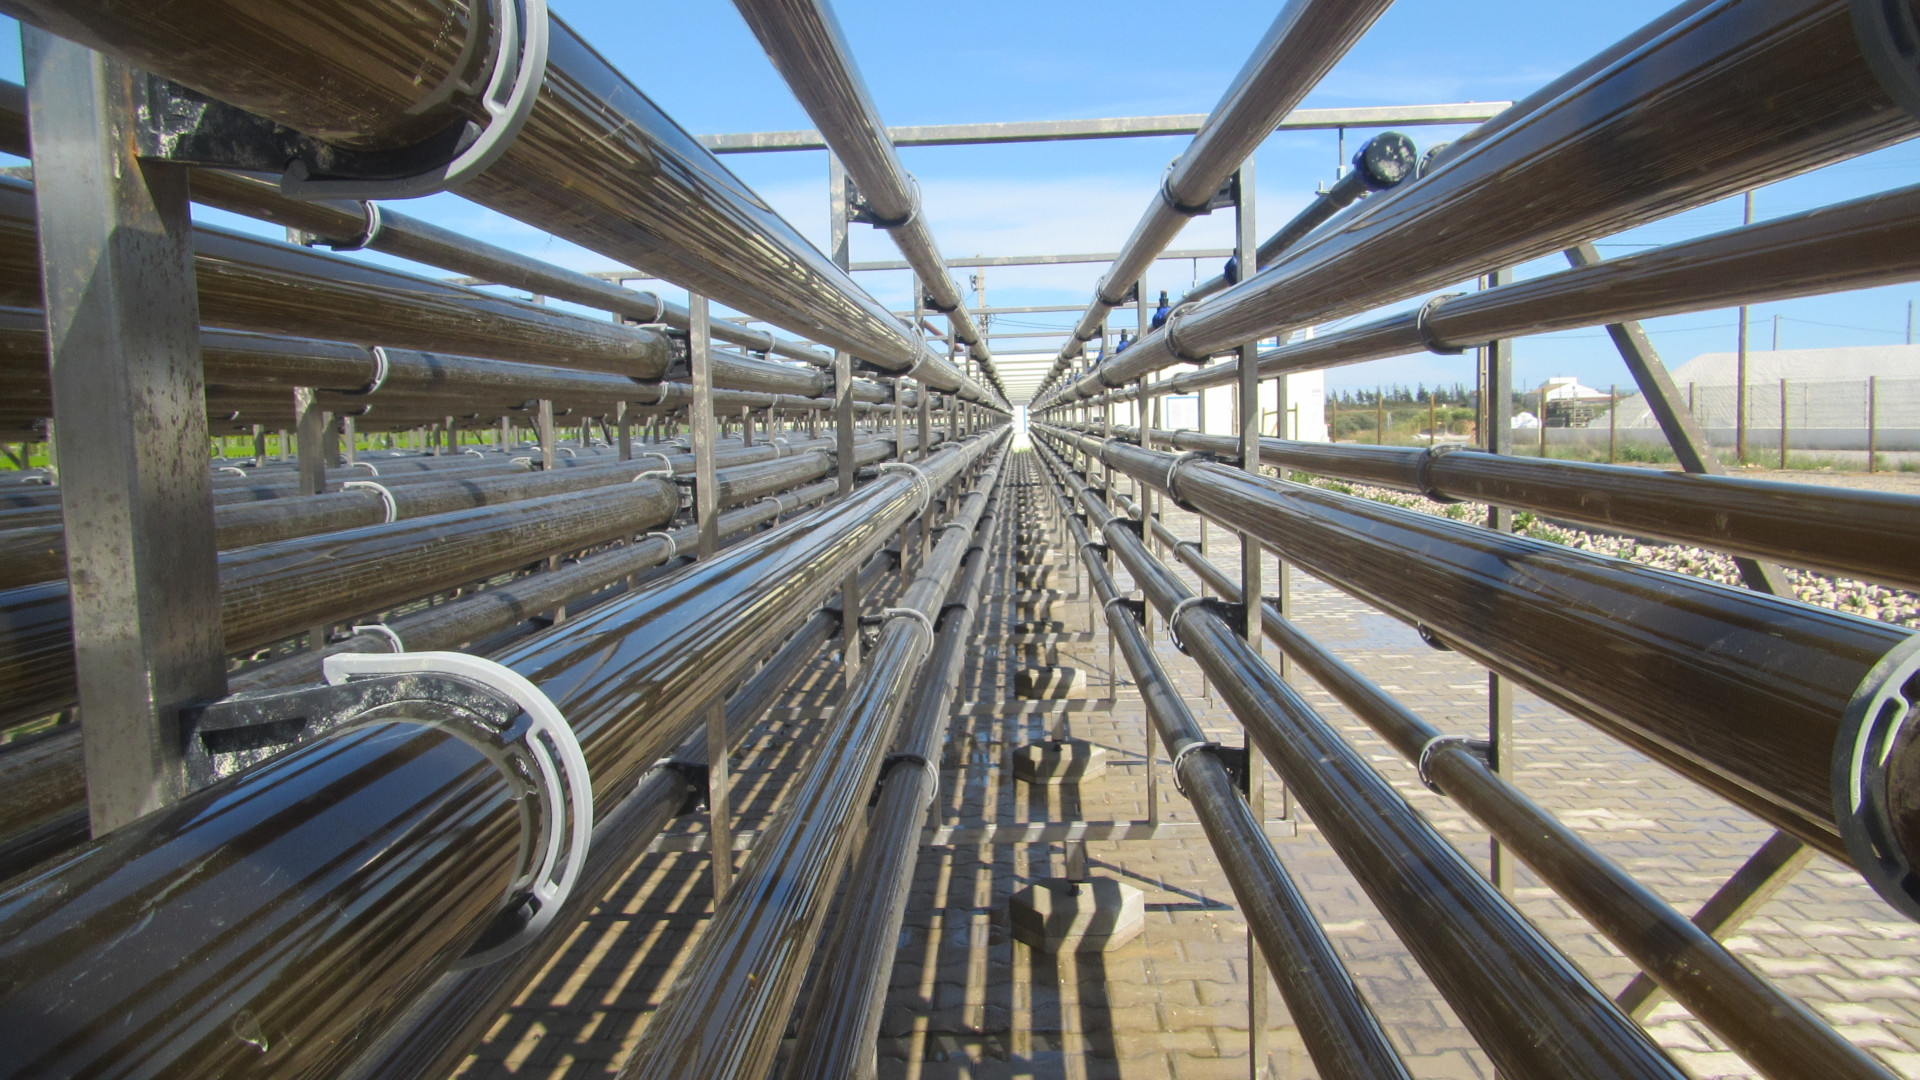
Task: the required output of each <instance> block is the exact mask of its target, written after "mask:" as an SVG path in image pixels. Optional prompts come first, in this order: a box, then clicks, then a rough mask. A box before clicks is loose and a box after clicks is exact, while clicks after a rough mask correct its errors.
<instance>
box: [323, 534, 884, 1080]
mask: <svg viewBox="0 0 1920 1080" xmlns="http://www.w3.org/2000/svg"><path fill="white" fill-rule="evenodd" d="M892 562H893V559H892V557H891V553H890V552H882V553H881V554H880V555H878V556H876V557H875V558H873V559H872V560H871V561H869V562H868V563H867V565H866V567H865V569H863V570H862V571H861V574H860V577H861V583H862V587H863V588H871V587H873V586H876V585H878V584H879V582H880V579H881V577H882V575H883V573H884V572H885V571H887V570H888V569H890V568H891V566H892ZM840 628H841V616H840V608H839V606H838V604H837V601H829V602H828V604H827V605H826V606H825V607H822V608H821V609H819V610H818V611H815V612H814V613H813V614H812V615H811V616H810V617H809V618H808V619H807V620H806V621H805V622H803V623H801V624H800V627H799V629H797V630H795V631H794V632H793V636H792V637H790V638H788V639H787V641H786V644H784V645H782V646H780V649H779V651H778V652H776V653H774V654H773V656H771V657H769V658H768V659H767V662H766V663H765V664H763V665H761V668H760V670H759V671H757V672H755V673H754V674H753V676H752V678H750V679H748V680H747V681H746V683H745V684H743V685H742V686H741V687H740V688H739V689H738V690H736V691H734V693H733V696H732V697H730V698H728V699H727V741H728V743H729V745H738V744H739V743H740V741H741V740H742V739H744V738H746V735H747V732H748V731H750V730H751V729H752V728H753V725H754V722H755V721H757V720H758V719H759V718H760V716H761V714H763V713H765V712H766V711H767V709H768V707H770V706H771V705H772V704H773V700H774V698H775V697H776V696H777V695H779V694H780V692H781V691H783V690H785V689H786V687H787V686H788V684H790V683H791V682H792V681H793V680H794V678H795V677H796V676H797V675H798V674H799V673H800V671H801V669H802V668H803V667H804V666H805V665H806V664H807V662H808V661H810V660H812V659H813V658H814V656H815V654H817V653H818V652H819V651H820V649H821V648H822V647H823V646H825V645H826V644H827V642H829V641H831V640H833V639H834V638H835V637H836V636H837V635H838V634H839V633H840ZM702 712H704V710H696V711H695V713H694V714H693V715H695V716H698V715H700V714H701V713H702ZM706 760H707V741H706V734H705V732H703V731H697V732H693V733H691V734H689V735H687V736H685V737H683V738H682V739H681V741H680V745H679V748H678V749H676V750H675V751H674V752H673V754H672V755H671V757H670V758H668V763H663V764H661V765H656V766H654V767H653V768H652V769H649V770H648V771H647V773H646V775H645V776H642V777H641V778H640V783H639V784H638V786H636V787H635V789H634V792H633V794H632V795H630V796H628V797H627V799H626V800H625V801H624V802H622V803H620V804H619V805H618V806H616V807H615V808H614V809H613V810H612V811H610V812H609V813H608V814H607V817H606V818H605V820H603V821H601V822H600V823H599V824H598V825H597V826H596V827H595V828H594V832H593V848H592V850H591V852H590V853H589V854H588V856H587V864H586V867H585V868H584V869H583V870H582V871H581V876H580V880H579V881H578V882H577V883H576V884H575V885H574V889H573V892H572V894H570V895H569V896H568V898H567V901H566V903H565V904H564V905H563V906H562V907H561V909H560V913H559V914H558V915H556V916H555V917H554V922H553V925H554V929H553V931H552V932H550V933H548V934H546V935H544V936H542V937H541V938H540V939H539V940H538V941H536V942H534V943H533V944H532V945H530V946H529V947H527V948H526V949H525V950H523V951H521V952H519V953H516V954H515V955H513V956H511V957H508V958H506V959H504V960H502V961H499V962H497V963H494V964H489V965H487V966H486V967H482V968H475V969H472V970H468V971H460V972H452V973H449V974H447V975H443V976H441V978H440V981H439V982H438V983H436V984H435V985H434V987H433V989H432V990H431V991H430V992H429V993H427V994H425V995H423V996H421V997H420V998H419V999H418V1000H417V1001H415V1002H414V1003H413V1005H412V1007H411V1008H409V1009H408V1010H407V1012H406V1014H405V1015H404V1016H403V1017H401V1018H400V1020H399V1021H398V1022H397V1023H395V1024H394V1025H392V1026H391V1027H389V1028H388V1029H387V1030H386V1031H385V1032H384V1033H383V1034H381V1035H380V1036H379V1037H378V1039H377V1040H376V1041H375V1042H374V1043H373V1045H372V1046H371V1047H369V1049H368V1050H367V1051H366V1052H365V1053H364V1054H362V1055H361V1056H360V1058H359V1060H358V1061H356V1062H355V1063H354V1064H353V1065H352V1066H351V1067H350V1068H348V1069H346V1070H344V1071H342V1072H341V1073H339V1074H337V1075H338V1077H339V1080H376V1078H377V1080H440V1078H441V1077H445V1076H450V1075H452V1074H453V1072H454V1070H456V1069H457V1068H458V1067H459V1065H460V1062H461V1060H462V1059H464V1058H465V1057H466V1056H467V1055H468V1054H470V1053H471V1052H472V1050H473V1047H474V1045H475V1044H477V1043H478V1042H479V1041H480V1039H481V1038H482V1037H483V1036H484V1035H485V1034H486V1031H487V1029H488V1028H489V1027H491V1026H492V1025H493V1023H494V1021H495V1019H497V1018H498V1017H499V1015H500V1013H501V1011H502V1010H503V1009H505V1008H506V1007H507V1006H508V1005H510V1004H512V1003H513V1001H514V999H515V998H517V997H518V996H519V995H520V993H521V991H522V990H523V989H524V988H525V986H526V985H527V984H528V983H530V982H531V981H532V980H533V979H534V978H536V977H537V976H538V975H539V974H540V972H541V971H543V970H544V969H545V968H546V966H547V964H548V962H550V961H551V960H552V959H553V957H554V956H555V955H556V954H558V953H559V952H560V950H561V949H562V948H563V947H565V945H566V944H567V942H568V940H569V939H570V937H571V935H570V934H569V933H568V932H567V929H568V928H570V927H572V926H575V925H577V924H578V923H579V922H580V920H581V919H582V918H584V917H585V916H586V915H587V913H588V912H590V911H591V910H592V909H593V907H594V906H595V905H596V904H598V903H600V901H601V898H602V897H604V896H605V895H606V894H607V892H608V891H609V890H611V889H612V888H613V887H614V886H615V885H616V884H618V883H619V881H620V878H621V876H622V875H623V874H625V873H626V872H627V870H628V869H629V868H630V867H632V865H633V862H634V860H635V859H636V858H638V857H639V855H640V853H641V852H642V851H644V850H645V849H646V847H647V845H648V844H650V843H652V842H653V839H654V838H655V837H657V836H659V835H660V832H661V830H663V829H664V828H665V827H666V825H667V823H668V822H669V821H671V820H672V819H673V818H674V817H676V816H677V815H679V814H681V813H684V812H685V809H686V807H687V804H688V802H689V801H690V800H693V799H697V798H699V797H701V796H703V795H704V794H705V793H704V791H703V790H702V789H701V787H700V786H699V785H698V784H697V782H696V780H695V777H694V775H693V774H695V773H696V772H697V771H698V770H699V769H700V768H701V767H703V766H704V764H705V763H706Z"/></svg>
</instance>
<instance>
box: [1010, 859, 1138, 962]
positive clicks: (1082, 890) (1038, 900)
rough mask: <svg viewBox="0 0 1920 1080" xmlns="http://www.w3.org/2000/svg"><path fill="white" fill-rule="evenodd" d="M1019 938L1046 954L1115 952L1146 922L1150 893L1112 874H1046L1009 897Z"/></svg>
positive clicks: (1136, 935)
mask: <svg viewBox="0 0 1920 1080" xmlns="http://www.w3.org/2000/svg"><path fill="white" fill-rule="evenodd" d="M1007 913H1008V922H1009V923H1010V924H1011V928H1012V930H1013V938H1014V940H1015V941H1019V942H1023V943H1025V944H1026V945H1027V946H1028V947H1029V948H1033V949H1038V950H1040V951H1041V952H1045V953H1061V952H1076V953H1091V952H1112V951H1113V950H1115V949H1118V948H1120V947H1121V946H1123V945H1125V944H1126V943H1127V942H1129V941H1132V940H1133V939H1134V938H1136V937H1138V936H1140V931H1142V930H1144V929H1146V925H1147V902H1146V894H1145V893H1143V892H1141V891H1140V890H1139V889H1137V888H1134V887H1133V886H1132V885H1128V884H1126V883H1125V882H1121V881H1116V880H1115V879H1113V878H1107V877H1095V878H1090V879H1088V880H1086V881H1069V880H1067V879H1065V878H1042V879H1040V880H1039V881H1036V882H1034V883H1033V884H1032V885H1029V886H1027V887H1025V888H1023V889H1020V890H1018V891H1016V892H1015V893H1014V894H1013V895H1012V896H1010V897H1008V898H1007Z"/></svg>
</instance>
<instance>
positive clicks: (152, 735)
mask: <svg viewBox="0 0 1920 1080" xmlns="http://www.w3.org/2000/svg"><path fill="white" fill-rule="evenodd" d="M20 34H21V38H22V43H23V46H24V50H23V51H24V53H25V66H26V74H27V85H28V87H29V93H28V102H29V110H30V113H29V115H30V125H31V128H32V131H33V147H32V150H33V162H34V167H35V169H36V170H37V171H38V174H39V177H40V179H41V181H42V185H41V187H40V188H39V190H38V192H37V194H38V199H37V205H36V211H35V212H36V216H37V219H38V222H37V223H38V226H39V235H40V252H41V259H42V267H41V275H42V276H41V285H42V290H43V292H42V295H43V296H44V297H45V303H46V325H47V343H48V357H49V374H50V377H51V383H52V391H53V413H54V417H53V419H54V423H53V425H52V427H53V431H52V432H51V433H50V436H49V440H48V449H49V451H50V456H57V458H58V460H59V462H60V468H61V476H60V488H61V494H62V505H61V514H62V517H63V519H64V521H65V525H66V536H67V545H66V547H67V569H68V581H69V582H70V583H71V593H70V600H69V602H70V604H71V610H72V627H73V657H74V664H75V667H76V669H77V672H78V684H79V700H80V709H81V711H82V713H84V714H85V716H86V723H85V725H84V726H83V727H82V728H81V739H82V747H83V756H84V760H85V762H86V776H87V808H88V814H89V817H90V819H91V822H92V827H93V833H94V835H95V836H99V835H101V834H103V833H106V832H109V831H111V830H113V829H116V828H118V827H120V826H121V825H124V824H126V823H128V822H130V821H132V820H134V819H135V818H138V817H140V816H142V815H144V814H147V813H150V812H152V811H154V810H158V809H160V808H161V807H163V806H166V805H167V804H169V803H171V802H173V801H174V800H176V799H178V798H179V797H180V795H181V794H182V792H183V790H184V788H185V780H186V775H185V770H184V768H183V766H182V763H181V757H180V733H179V714H180V710H181V708H182V707H183V706H184V705H186V704H188V703H190V702H193V701H197V700H205V699H208V698H216V697H221V696H223V695H225V694H226V691H227V678H226V653H225V644H224V642H223V640H222V637H221V633H220V578H219V569H218V564H217V562H216V554H215V542H214V528H213V487H212V470H211V462H210V455H209V449H208V441H207V410H206V388H205V384H204V381H203V376H202V374H201V366H200V311H199V302H198V299H197V296H196V293H195V289H194V274H193V223H192V219H191V217H190V216H189V214H188V210H187V172H186V168H185V167H184V166H180V165H173V164H167V163H162V162H145V161H141V160H140V159H138V158H137V157H136V156H134V153H133V145H134V136H133V132H132V130H131V128H132V125H133V123H134V116H135V108H136V99H137V96H138V95H137V92H136V86H137V83H138V76H137V75H136V74H135V73H134V72H132V71H131V70H129V69H128V68H126V67H124V66H122V65H120V64H117V63H115V62H112V61H110V60H108V59H106V58H105V57H103V56H101V55H99V54H98V53H94V52H92V51H91V50H88V49H86V48H84V47H82V46H79V45H76V44H73V43H72V42H69V41H65V40H62V39H60V38H56V37H54V36H52V35H50V34H48V33H46V32H44V31H41V30H38V29H35V28H33V27H31V26H22V27H21V29H20Z"/></svg>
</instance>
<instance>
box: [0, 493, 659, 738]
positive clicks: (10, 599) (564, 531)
mask: <svg viewBox="0 0 1920 1080" xmlns="http://www.w3.org/2000/svg"><path fill="white" fill-rule="evenodd" d="M679 507H680V494H679V491H678V490H677V488H676V487H675V485H673V484H671V483H668V482H665V481H662V480H658V479H653V478H647V479H642V480H637V481H635V482H633V483H631V484H623V485H620V486H618V487H613V488H605V489H598V490H589V491H577V492H572V493H570V494H565V495H550V496H547V497H546V498H541V499H528V500H526V501H523V502H515V503H507V504H505V505H501V506H484V507H478V508H475V509H472V510H462V511H457V512H455V513H451V514H437V515H435V516H433V517H426V518H415V519H413V520H411V521H396V522H394V523H393V524H390V525H371V526H367V527H365V528H359V529H351V530H347V531H345V532H337V533H327V534H322V535H319V536H308V537H301V538H299V539H296V540H286V541H282V542H280V543H276V544H261V545H257V546H255V547H250V548H241V549H239V550H236V551H229V552H224V553H222V554H221V556H220V610H221V629H222V631H223V632H224V634H225V639H226V648H227V650H228V651H229V652H234V651H238V650H241V649H249V648H253V647H256V646H259V645H265V644H267V643H268V642H272V641H276V640H279V639H280V638H284V637H287V636H288V635H291V634H297V633H300V632H301V631H303V630H306V629H308V628H310V627H314V626H319V625H323V624H325V623H329V622H332V621H334V620H338V619H345V618H351V617H352V616H355V615H358V614H361V613H363V612H366V611H372V610H378V609H380V608H383V607H386V606H388V605H391V604H394V603H397V602H400V601H402V600H406V599H410V598H413V597H418V596H423V595H427V594H430V593H433V592H437V591H439V590H441V589H448V588H452V587H454V586H456V585H463V584H466V583H468V582H472V581H477V580H481V579H483V578H486V577H489V576H491V575H493V574H498V573H501V572H504V571H507V570H511V569H513V568H515V567H517V566H522V565H524V564H526V563H529V562H532V561H534V560H535V559H538V558H541V557H543V556H546V555H549V554H552V553H554V552H558V551H570V550H576V549H580V548H587V547H592V546H594V545H596V544H601V543H605V542H607V541H609V540H613V539H616V538H619V537H624V536H633V535H635V534H638V533H641V532H645V531H646V530H647V529H649V528H653V527H654V526H657V525H660V524H663V523H665V522H667V521H669V520H671V519H672V518H673V515H674V513H675V512H676V511H677V510H678V509H679ZM0 611H6V612H8V613H10V614H11V615H12V616H13V618H12V619H10V620H8V621H7V622H6V623H5V624H4V626H0V686H4V687H6V689H7V695H6V699H5V702H4V705H0V717H4V718H6V719H12V720H18V719H25V718H28V717H31V716H36V715H42V714H45V713H49V712H53V711H55V710H58V709H62V708H65V707H67V706H68V705H70V704H72V701H73V694H74V683H73V664H72V659H71V657H70V656H69V657H64V658H62V659H60V660H58V661H56V660H54V658H55V657H59V656H61V654H63V653H66V652H68V651H70V645H69V644H68V637H69V630H68V625H67V623H68V614H67V584H66V582H64V581H56V582H48V583H46V584H42V585H29V586H25V587H22V588H18V589H10V590H7V591H5V592H0Z"/></svg>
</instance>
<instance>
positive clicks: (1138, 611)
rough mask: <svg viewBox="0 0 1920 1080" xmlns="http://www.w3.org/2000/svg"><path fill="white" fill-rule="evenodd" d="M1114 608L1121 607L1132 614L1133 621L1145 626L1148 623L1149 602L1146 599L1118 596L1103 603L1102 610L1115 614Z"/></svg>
mask: <svg viewBox="0 0 1920 1080" xmlns="http://www.w3.org/2000/svg"><path fill="white" fill-rule="evenodd" d="M1114 608H1119V609H1120V610H1122V611H1124V612H1126V613H1127V614H1129V615H1132V616H1133V621H1135V622H1137V623H1139V624H1140V625H1142V626H1145V625H1146V623H1147V602H1146V601H1145V600H1133V599H1130V598H1128V597H1125V596H1116V597H1114V598H1113V599H1111V600H1109V601H1107V602H1106V603H1105V604H1103V605H1101V610H1103V611H1105V612H1106V613H1107V614H1109V615H1111V614H1113V609H1114Z"/></svg>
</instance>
